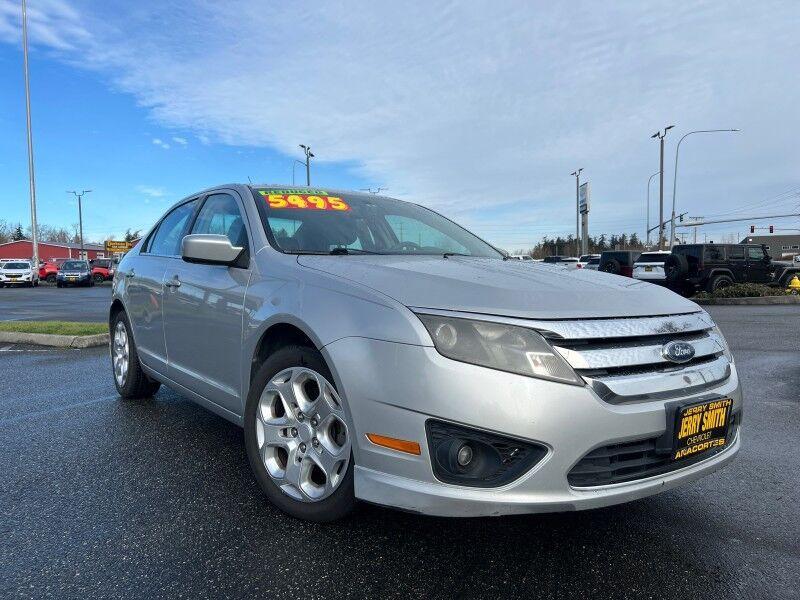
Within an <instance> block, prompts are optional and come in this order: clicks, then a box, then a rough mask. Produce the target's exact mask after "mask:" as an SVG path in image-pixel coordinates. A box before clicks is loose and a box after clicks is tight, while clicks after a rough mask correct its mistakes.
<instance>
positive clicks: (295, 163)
mask: <svg viewBox="0 0 800 600" xmlns="http://www.w3.org/2000/svg"><path fill="white" fill-rule="evenodd" d="M298 164H300V166H305V164H306V163H304V162H303V161H302V160H297V159H296V158H295V159H294V162H293V163H292V185H294V168H295V167H296V166H297V165H298Z"/></svg>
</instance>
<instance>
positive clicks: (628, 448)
mask: <svg viewBox="0 0 800 600" xmlns="http://www.w3.org/2000/svg"><path fill="white" fill-rule="evenodd" d="M740 414H741V413H736V414H732V415H731V417H730V427H729V430H728V440H729V441H728V443H727V444H725V446H723V447H721V448H714V449H713V450H708V451H706V452H702V453H700V454H698V455H697V456H694V457H691V458H687V459H685V460H678V461H673V460H672V452H671V451H668V452H666V453H664V452H659V451H657V450H656V446H657V441H658V439H659V438H657V437H654V438H648V439H646V440H638V441H635V442H625V443H623V444H611V445H609V446H603V447H602V448H597V449H595V450H592V451H591V452H589V453H588V454H587V455H586V456H584V457H583V458H582V459H581V460H580V461H578V463H577V464H576V465H575V466H574V467H572V469H571V470H570V472H569V474H568V475H567V481H569V484H570V485H571V486H573V487H595V486H599V485H611V484H614V483H625V482H629V481H636V480H637V479H645V478H647V477H653V476H656V475H664V474H665V473H670V472H672V471H677V470H678V469H683V468H684V467H688V466H689V465H692V464H694V463H697V462H699V461H701V460H705V459H707V458H710V457H711V456H714V455H715V454H719V453H720V452H723V451H725V450H726V449H727V448H728V447H729V446H730V445H731V443H732V442H733V440H734V439H736V435H737V433H738V428H739V422H740V418H739V416H740Z"/></svg>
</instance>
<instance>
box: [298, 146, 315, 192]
mask: <svg viewBox="0 0 800 600" xmlns="http://www.w3.org/2000/svg"><path fill="white" fill-rule="evenodd" d="M300 147H301V148H302V149H303V152H305V155H306V185H308V186H310V185H311V159H312V158H313V157H314V153H313V152H311V146H306V145H305V144H300Z"/></svg>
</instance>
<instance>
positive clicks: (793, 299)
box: [692, 296, 800, 306]
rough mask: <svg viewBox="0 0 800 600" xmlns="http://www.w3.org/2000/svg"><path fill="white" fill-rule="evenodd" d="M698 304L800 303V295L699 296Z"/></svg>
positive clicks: (753, 304) (757, 304)
mask: <svg viewBox="0 0 800 600" xmlns="http://www.w3.org/2000/svg"><path fill="white" fill-rule="evenodd" d="M692 301H693V302H696V303H697V304H707V305H714V304H717V305H728V306H759V305H760V306H767V305H776V304H800V296H760V297H756V298H698V299H692Z"/></svg>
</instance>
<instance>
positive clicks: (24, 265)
mask: <svg viewBox="0 0 800 600" xmlns="http://www.w3.org/2000/svg"><path fill="white" fill-rule="evenodd" d="M13 285H27V286H29V287H33V286H36V285H39V270H38V269H34V268H33V267H32V266H31V263H30V261H28V260H9V261H6V262H4V263H3V264H2V266H0V287H5V286H9V287H11V286H13Z"/></svg>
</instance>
